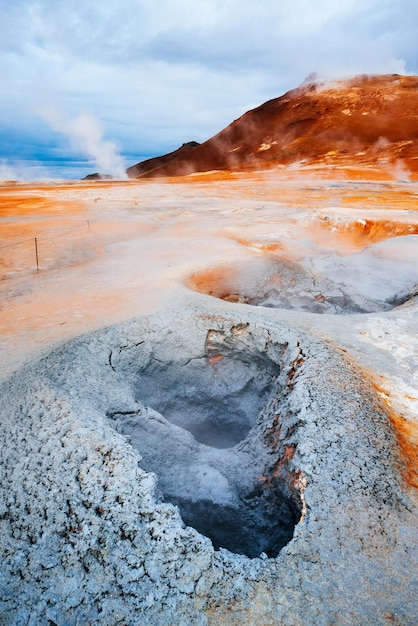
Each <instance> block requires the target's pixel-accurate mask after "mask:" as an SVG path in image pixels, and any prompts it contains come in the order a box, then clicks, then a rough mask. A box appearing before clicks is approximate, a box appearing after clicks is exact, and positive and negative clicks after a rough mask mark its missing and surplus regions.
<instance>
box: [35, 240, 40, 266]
mask: <svg viewBox="0 0 418 626" xmlns="http://www.w3.org/2000/svg"><path fill="white" fill-rule="evenodd" d="M35 254H36V271H37V272H39V258H38V240H37V238H36V237H35Z"/></svg>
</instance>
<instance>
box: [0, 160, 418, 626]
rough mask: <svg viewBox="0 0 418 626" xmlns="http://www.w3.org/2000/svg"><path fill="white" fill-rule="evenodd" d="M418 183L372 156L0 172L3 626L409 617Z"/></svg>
mask: <svg viewBox="0 0 418 626" xmlns="http://www.w3.org/2000/svg"><path fill="white" fill-rule="evenodd" d="M417 199H418V187H417V182H416V181H411V180H405V181H399V180H394V177H393V175H391V174H390V173H388V172H387V171H385V170H383V169H374V168H372V167H367V168H363V169H354V168H326V167H311V168H305V169H303V170H290V169H285V168H278V169H277V170H274V171H269V172H268V173H252V174H248V173H247V174H232V173H229V174H222V175H221V174H218V173H209V174H204V175H202V174H200V175H193V176H190V177H185V178H176V179H167V180H166V181H164V182H156V181H155V180H153V181H146V180H141V181H129V182H105V181H97V182H70V183H56V184H51V183H49V184H46V183H45V184H38V185H36V186H34V185H29V184H16V183H4V184H2V185H1V186H0V232H1V246H0V270H1V279H0V305H1V306H0V331H1V339H2V340H1V346H0V368H1V369H0V378H1V380H2V381H4V384H3V385H2V389H3V394H2V396H3V397H2V396H0V401H1V404H2V407H3V416H4V422H5V426H4V449H3V457H2V462H3V469H4V471H5V476H6V474H7V477H6V480H5V481H4V484H3V485H2V488H3V489H4V494H5V496H4V498H5V499H4V502H3V504H2V505H1V506H0V519H1V521H2V524H3V526H4V529H5V533H4V548H3V549H4V550H5V554H7V563H6V560H5V562H4V569H5V571H6V570H7V572H8V574H7V576H8V577H9V578H5V580H7V581H8V582H7V585H6V584H5V585H3V587H4V588H3V589H2V591H4V599H3V600H2V601H3V602H4V607H6V608H5V615H6V614H7V615H8V616H10V620H9V621H7V620H5V622H4V623H5V624H12V623H17V622H16V621H13V620H15V619H17V618H19V620H22V621H19V623H40V622H36V619H46V616H48V619H49V620H50V623H57V624H64V623H65V624H67V623H68V624H70V623H71V624H72V623H74V624H75V623H80V624H81V623H87V621H89V623H90V622H91V623H109V624H116V623H120V619H122V618H124V620H125V622H126V623H127V624H128V623H129V624H135V623H138V622H137V621H135V620H137V619H139V618H138V616H141V617H140V619H141V620H142V622H141V623H144V624H150V625H151V624H152V625H153V624H156V623H159V624H172V623H173V619H174V618H173V615H175V616H178V615H182V616H183V618H184V620H185V621H183V622H181V623H187V624H202V625H203V624H223V623H231V624H240V623H244V622H245V623H248V624H252V623H263V624H264V623H265V624H279V623H280V624H292V626H293V625H296V624H304V623H312V624H318V625H319V624H321V625H322V624H335V623H337V624H352V623H362V624H385V625H386V624H390V623H397V624H401V623H405V624H411V625H412V624H413V623H414V620H415V616H416V593H415V592H416V587H415V585H416V579H415V572H414V563H415V564H416V556H417V553H416V541H415V539H414V532H415V529H416V515H415V513H414V512H415V511H416V503H417V498H416V487H418V476H417V471H418V460H417V458H418V455H417V450H418V380H417V371H418V367H417V365H418V339H417V337H418V317H417V310H418V309H417V307H418V299H417V289H418V288H417V283H418V244H417V233H418V213H417ZM35 238H36V244H37V252H38V259H37V258H36V249H35ZM149 315H150V316H151V317H150V318H148V321H144V322H141V321H139V322H138V325H136V324H137V323H136V322H134V323H133V325H129V324H126V326H125V325H122V326H118V327H115V328H114V329H109V331H106V330H104V331H103V332H99V333H98V334H97V335H94V334H93V335H89V336H87V335H86V333H90V332H91V331H95V330H100V329H103V328H105V327H109V326H112V325H114V324H117V323H119V322H129V321H130V320H133V319H135V318H136V319H138V318H141V316H149ZM149 320H151V321H149ZM234 320H235V321H234ZM240 320H241V321H240ZM286 328H287V329H288V330H287V331H286ZM144 329H145V330H144ZM146 329H148V332H146ZM270 331H271V333H270ZM306 331H307V332H308V333H309V334H310V336H311V335H314V336H316V337H317V338H318V339H319V340H320V341H319V342H318V341H317V340H316V339H315V338H313V339H312V337H311V339H307V335H305V334H304V332H306ZM286 333H287V334H286ZM80 335H86V336H85V337H84V338H81V339H80V340H79V341H78V340H76V341H75V342H73V343H70V344H68V346H67V347H65V346H64V347H63V348H62V349H60V346H61V345H63V344H65V342H67V341H68V340H69V339H73V338H76V337H79V336H80ZM205 337H206V339H205ZM300 338H301V343H299V339H300ZM202 341H203V342H204V346H203V344H202ZM202 346H203V347H204V350H205V353H204V354H203V353H202V350H203V347H202ZM321 346H322V347H321ZM54 348H58V349H57V350H56V351H55V352H54V353H51V351H52V350H53V349H54ZM280 350H282V355H283V356H282V357H280ZM49 353H51V354H50V356H49V357H47V358H46V359H45V360H44V361H42V362H41V363H40V364H38V365H37V364H36V361H37V360H38V359H39V357H41V356H44V355H48V354H49ZM230 355H232V357H233V358H232V361H233V363H232V365H231V363H230V361H229V356H230ZM280 358H282V361H283V363H282V364H280V363H279V361H280ZM305 360H306V367H304V363H305ZM26 364H29V368H27V369H24V366H25V365H26ZM278 364H279V370H278V371H279V372H280V374H279V375H278V377H277V380H276V378H275V374H274V376H273V378H274V380H276V382H275V383H274V384H275V385H278V386H279V387H278V389H279V388H280V389H281V392H280V393H279V392H278V391H277V389H276V391H275V392H274V393H273V396H271V397H272V399H271V400H270V401H269V403H268V404H267V408H265V409H263V410H262V411H261V413H260V416H261V417H260V418H259V422H257V423H255V422H254V420H255V419H256V415H257V410H258V406H259V405H260V403H262V402H264V400H265V398H266V397H268V393H270V391H271V384H272V382H271V381H272V380H273V378H272V375H273V372H276V370H277V365H278ZM352 365H353V366H354V367H353V370H352V371H351V370H350V368H351V366H352ZM229 367H232V370H229V369H228V368H229ZM22 368H23V369H22ZM19 370H20V374H19ZM13 373H16V374H17V375H16V376H14V377H13V376H11V375H12V374H13ZM138 373H139V377H138ZM232 374H233V375H232ZM132 381H134V383H133V382H132ZM135 381H136V382H135ZM138 381H140V382H138ZM130 385H131V387H132V388H131V387H130ZM254 385H255V386H254ZM134 387H135V392H133V389H134ZM371 388H374V389H373V393H371V392H370V389H371ZM376 393H377V399H376V395H375V394H376ZM135 394H136V395H135ZM266 394H267V395H266ZM131 396H132V397H131ZM141 403H143V404H141ZM199 403H203V404H201V406H200V404H199ZM275 403H276V404H277V403H278V404H277V406H276V404H275ZM196 405H199V409H198V410H197V412H196V411H195V408H196ZM203 405H205V410H207V411H208V415H209V417H207V418H206V419H207V422H206V423H201V422H199V419H201V418H202V415H203V413H202V412H201V410H200V409H201V408H202V407H203ZM235 406H236V407H237V410H236V411H235V408H234V407H235ZM382 407H383V409H382ZM243 411H244V413H243ZM263 411H264V412H263ZM195 413H196V415H197V418H196V415H195ZM244 414H245V415H244ZM219 415H222V419H224V420H227V419H229V420H230V421H229V422H228V423H227V425H226V426H225V425H224V426H225V428H226V430H225V431H223V433H222V432H221V433H219V431H218V419H219ZM243 415H244V417H245V420H247V421H246V422H245V423H243V419H244V418H243ZM387 416H389V420H388V419H387ZM196 419H197V421H196ZM202 419H203V418H202ZM188 420H192V423H191V424H190V423H189V422H188ZM193 420H195V421H193ZM245 420H244V421H245ZM260 420H261V421H260ZM263 420H264V422H263ZM269 420H270V421H271V424H270V421H269ZM280 420H282V423H279V422H280ZM292 420H293V421H292ZM389 422H390V423H389ZM109 424H111V428H112V429H113V430H109V428H110V427H109ZM262 428H264V430H262ZM298 429H299V431H300V432H299V434H298ZM114 431H116V433H115V432H114ZM109 433H111V434H109ZM248 433H249V434H248ZM120 434H122V435H123V437H127V438H128V439H126V440H124V439H123V438H120ZM393 434H394V435H395V438H393ZM225 438H226V439H225ZM223 439H225V440H223ZM127 441H128V442H129V441H130V443H131V445H132V448H131V447H130V446H129V445H128V444H127V443H126V442H127ZM393 441H397V443H396V444H394V443H392V442H393ZM237 442H238V443H237ZM134 450H135V451H134ZM137 451H139V454H140V456H136V454H137ZM263 455H264V456H263ZM61 457H62V458H61ZM276 457H277V459H276V460H275V462H274V465H273V466H272V467H270V466H269V463H270V465H271V463H272V462H273V461H274V459H275V458H276ZM244 458H245V459H246V461H245V462H242V461H241V459H244ZM141 459H142V460H141ZM272 459H273V461H272ZM245 463H247V464H248V467H249V468H250V470H246V471H247V474H246V473H245V471H243V469H242V468H244V467H245ZM263 464H264V465H265V467H266V468H268V469H269V472H270V473H269V472H267V473H266V474H264V473H263V472H264V469H263V467H262V466H263ZM299 467H300V468H301V469H300V470H299ZM143 470H145V471H143ZM148 472H156V473H157V474H158V479H159V488H160V489H161V490H162V491H163V494H164V496H165V497H166V499H167V500H166V501H167V502H172V503H174V504H177V505H178V506H179V509H180V512H181V515H182V516H183V518H184V521H186V523H187V524H188V526H194V528H196V529H197V530H198V531H199V532H200V533H201V534H199V533H197V534H196V533H195V531H193V530H192V529H190V528H186V529H184V526H182V522H181V520H180V521H179V518H178V512H177V513H176V512H175V511H176V510H175V509H173V508H172V507H171V505H166V504H165V503H164V504H161V503H158V500H157V504H156V502H155V500H154V495H155V485H154V482H153V481H154V478H153V476H154V474H150V473H148ZM251 472H252V473H254V476H256V474H257V472H258V474H260V472H261V473H262V475H261V476H259V475H258V478H257V477H256V478H254V476H253V475H252V474H251V475H250V473H251ZM74 477H76V479H75V478H74ZM279 479H280V480H282V479H283V481H284V482H283V484H282V486H281V489H282V490H283V493H282V496H281V497H283V498H284V499H283V501H282V500H280V501H274V505H275V507H276V509H277V510H276V509H274V511H273V513H272V512H271V501H270V500H269V499H268V498H270V496H271V493H272V492H273V491H274V489H273V487H274V486H275V485H276V482H277V480H279ZM254 481H255V482H256V484H258V489H259V491H257V493H253V491H251V489H250V488H252V484H253V483H254ZM257 481H258V482H257ZM304 481H305V482H304ZM306 481H307V482H306ZM247 483H248V484H247ZM45 485H46V486H45ZM103 485H104V486H103ZM102 487H103V488H102ZM305 487H306V503H307V507H308V512H307V513H306V507H305V504H304V489H305ZM114 489H115V490H116V491H115V492H114V491H112V490H114ZM243 489H247V490H248V493H247V492H245V494H244V496H245V497H244V496H243V494H242V493H241V491H242V490H243ZM102 491H103V493H102ZM67 492H68V493H67ZM64 493H65V494H66V495H65V497H64V496H62V497H61V494H64ZM260 493H262V494H264V496H265V497H266V498H267V499H266V500H265V501H264V500H263V499H261V500H260ZM12 494H15V495H12ZM266 494H267V495H266ZM295 494H296V495H295ZM87 496H88V497H87ZM264 496H263V497H264ZM86 498H87V499H86ZM292 498H293V501H292ZM295 498H296V499H295ZM1 499H2V498H0V501H1ZM6 499H7V502H8V504H7V506H6V504H5V503H6ZM90 500H91V502H90ZM238 500H239V501H240V502H243V501H249V502H250V503H251V502H253V501H257V502H258V501H259V500H260V502H261V504H260V506H261V509H262V510H261V509H260V510H261V513H260V514H259V516H258V513H257V510H255V509H253V508H251V507H250V508H251V511H250V512H248V511H246V510H238V513H237V505H236V502H237V501H238ZM208 502H209V505H208ZM292 502H293V504H292ZM92 503H93V504H94V503H95V504H94V506H93V504H92ZM115 503H116V504H115ZM251 506H252V505H251ZM170 507H171V508H170ZM216 507H218V508H216ZM263 507H264V508H263ZM269 507H270V508H269ZM289 507H290V508H289ZM292 507H293V508H292ZM295 507H296V509H295ZM304 507H305V508H304ZM119 509H120V510H119ZM218 509H219V515H220V514H221V513H222V515H226V517H225V519H224V521H223V523H222V524H221V528H220V530H219V529H218V530H216V529H215V530H214V529H213V528H212V526H216V517H217V513H216V511H218ZM295 510H296V512H297V515H296V518H295V520H294V522H295V524H296V526H295V528H294V535H293V536H294V541H291V542H290V543H289V544H288V545H287V546H286V543H287V542H288V541H289V539H290V538H291V537H292V532H293V526H291V528H290V530H289V528H287V524H288V522H289V518H292V517H293V516H294V515H295ZM138 511H139V513H138ZM211 515H212V517H213V519H212V518H211V517H210V516H211ZM236 515H238V517H236ZM272 515H273V517H271V516H272ZM305 515H306V519H305ZM251 516H253V517H251ZM257 516H258V517H257ZM260 516H261V517H260ZM263 516H267V517H263ZM269 516H270V517H271V519H270V517H269ZM250 518H251V519H253V518H254V520H253V522H251V523H253V527H254V528H253V530H252V531H251V529H250V531H248V532H249V533H250V534H249V536H245V537H243V538H242V540H241V539H238V540H237V537H236V535H237V529H238V528H240V529H244V531H245V532H247V531H246V524H247V523H248V520H249V519H250ZM279 518H280V519H281V520H284V521H283V525H284V527H286V530H285V533H284V535H279V536H278V535H274V536H273V537H269V538H266V537H265V536H264V535H263V533H264V530H263V531H261V530H260V528H263V529H265V527H266V519H268V520H270V521H269V523H268V524H267V527H268V528H276V527H277V519H279ZM260 520H261V521H260ZM180 522H181V523H180ZM208 527H210V528H208ZM63 529H64V530H65V532H64V530H63ZM231 529H232V531H231ZM254 529H255V531H254ZM6 531H7V533H10V534H7V533H6ZM212 531H213V534H211V533H212ZM230 531H231V532H230ZM251 532H254V536H253V535H251ZM159 533H161V534H159ZM286 533H287V534H286ZM38 535H39V536H38ZM204 535H206V536H209V537H210V538H211V540H212V543H213V546H214V547H215V552H214V551H213V546H212V544H210V542H208V540H206V538H205V537H203V536H204ZM288 535H289V536H288ZM141 541H142V542H144V543H143V544H142V543H141ZM237 541H238V543H237ZM258 541H259V543H258ZM179 542H180V543H179ZM96 544H97V545H96ZM283 545H284V546H286V547H285V548H284V549H283V550H282V551H280V554H279V556H278V557H277V560H276V558H275V557H276V555H277V554H278V551H279V550H280V548H281V546H283ZM218 546H220V547H221V548H224V547H226V548H227V549H229V550H231V552H227V551H223V550H220V551H218V550H217V547H218ZM264 546H265V547H264ZM260 552H261V554H260ZM23 555H26V556H23ZM242 555H247V556H248V557H250V558H247V556H242ZM258 557H260V558H258ZM24 559H27V561H26V562H27V565H24V564H23V563H24ZM141 559H142V560H144V559H145V560H144V564H143V566H142V560H141ZM143 567H144V568H145V569H143ZM7 568H8V569H7ZM55 572H57V573H55ZM135 576H136V578H135ZM61 577H62V579H61ZM360 579H361V581H362V582H361V584H359V583H358V580H360ZM74 581H76V582H74ZM77 581H78V582H77ZM115 581H116V582H115ZM278 581H280V584H278ZM115 585H116V586H115ZM240 585H241V586H240ZM116 588H117V592H116ZM360 588H361V589H360ZM278 589H279V590H280V594H279V595H278V591H277V590H278ZM109 590H110V591H109ZM40 593H42V601H41V600H40V601H39V602H37V598H39V597H40V595H39V594H40ZM25 594H27V595H25ZM113 594H114V595H113ZM130 603H132V604H130ZM9 611H10V612H9ZM123 611H125V612H123ZM131 611H134V612H133V613H131ZM190 611H192V613H190ZM64 613H65V616H66V617H64ZM190 615H193V616H194V617H192V618H191V617H190ZM106 616H107V617H106ZM121 616H122V617H121ZM187 616H189V617H187ZM25 619H26V621H25ZM66 619H67V620H68V621H65V620H66ZM176 619H177V617H176ZM28 620H29V621H28ZM30 620H32V621H30ZM33 620H35V621H33ZM72 620H73V621H72ZM77 620H79V621H77ZM80 620H81V621H80ZM83 620H84V621H83ZM103 620H105V621H103ZM106 620H107V621H106ZM334 620H335V621H334ZM402 620H403V621H402ZM125 622H124V623H125ZM179 623H180V622H179Z"/></svg>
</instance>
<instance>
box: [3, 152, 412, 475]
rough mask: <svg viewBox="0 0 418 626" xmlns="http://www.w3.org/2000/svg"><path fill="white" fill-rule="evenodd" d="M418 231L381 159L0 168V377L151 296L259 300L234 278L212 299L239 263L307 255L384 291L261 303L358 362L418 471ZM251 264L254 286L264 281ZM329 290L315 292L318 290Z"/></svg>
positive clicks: (141, 310) (321, 268)
mask: <svg viewBox="0 0 418 626" xmlns="http://www.w3.org/2000/svg"><path fill="white" fill-rule="evenodd" d="M417 233H418V186H417V182H416V179H415V178H414V176H413V175H412V174H410V175H409V177H408V178H406V177H405V176H404V174H403V173H402V174H401V176H399V173H397V172H396V171H393V169H391V168H389V167H387V166H386V165H384V166H378V165H374V166H371V165H370V164H369V165H367V167H363V166H362V165H361V164H359V166H358V167H354V166H353V165H352V164H350V165H349V166H347V167H345V166H344V164H327V163H325V162H323V163H319V164H316V165H312V164H310V165H306V166H304V167H302V166H301V167H299V168H295V167H285V166H283V165H278V166H276V167H274V168H271V169H269V170H268V171H265V170H264V171H252V172H246V173H243V172H241V173H239V172H229V171H224V172H209V173H200V174H194V175H189V176H185V177H177V178H164V179H154V180H147V179H141V180H130V181H124V182H115V181H113V182H112V181H94V182H92V181H89V182H66V183H38V184H36V185H35V184H24V183H14V182H3V183H2V184H1V186H0V235H1V238H0V332H1V339H2V340H1V355H0V373H1V376H2V377H6V376H8V375H9V374H11V373H12V372H13V371H16V370H17V369H18V368H20V367H21V366H23V365H24V364H25V363H26V362H28V361H30V360H31V359H34V358H37V357H39V355H41V354H43V353H45V352H46V351H49V350H50V349H51V348H52V347H53V346H55V345H57V344H59V343H61V342H63V341H65V340H67V339H69V338H71V337H75V336H78V335H81V334H83V333H86V332H89V331H92V330H94V329H98V328H101V327H103V326H107V325H110V324H114V323H117V322H123V321H126V320H129V319H131V318H133V317H136V316H140V315H147V314H152V313H155V312H157V311H160V310H162V309H168V308H170V309H173V308H177V309H179V308H180V309H184V308H187V307H192V308H195V309H200V308H204V307H207V306H209V307H212V309H213V308H214V309H216V308H217V307H218V308H219V310H224V309H225V307H248V306H251V307H252V308H254V305H253V304H251V303H245V301H243V300H242V298H241V296H240V293H236V294H232V295H231V293H230V294H229V296H230V297H229V298H228V297H225V300H228V301H227V302H226V301H225V300H222V299H220V298H222V297H224V296H225V293H222V289H223V288H224V286H225V284H226V282H228V280H229V278H228V276H230V275H232V274H231V273H233V272H236V271H237V269H236V268H239V267H240V266H241V264H242V266H243V267H253V265H252V264H255V265H254V267H255V266H256V267H257V268H258V267H263V262H264V261H265V262H266V263H267V262H268V263H276V264H280V263H282V264H285V265H286V264H287V265H286V267H292V268H293V267H295V268H300V267H302V268H305V269H306V268H309V269H310V271H311V270H312V271H313V275H314V278H315V276H319V273H320V272H321V275H324V276H326V277H327V276H328V277H329V276H331V275H332V276H334V278H335V276H337V274H335V272H340V273H339V274H338V276H337V278H338V281H339V284H341V283H343V284H348V285H349V286H350V285H351V286H353V285H354V287H355V288H356V289H357V291H359V292H361V293H362V297H363V299H364V298H366V297H367V298H368V299H369V300H370V299H373V302H377V301H379V302H383V301H385V303H387V302H389V301H390V302H391V305H390V306H389V305H386V304H385V306H386V309H387V310H386V309H385V310H383V309H380V310H378V309H376V310H374V311H373V310H371V311H369V312H368V313H361V312H354V313H350V312H347V314H341V315H340V314H329V313H328V314H327V313H325V314H318V313H317V312H315V311H314V310H309V309H308V310H307V309H304V310H303V309H300V308H299V309H298V307H290V308H289V307H288V306H283V307H281V306H278V307H275V308H274V307H273V308H272V307H270V306H268V307H265V306H263V307H260V308H259V309H258V311H259V313H260V315H263V316H264V317H265V318H266V319H277V320H281V321H284V322H286V323H289V324H292V325H293V326H295V327H297V328H300V329H301V330H303V331H309V332H311V333H313V334H315V335H317V336H318V337H320V338H321V339H322V340H323V341H325V342H327V343H329V344H332V345H333V346H335V347H337V348H338V349H339V350H341V351H343V352H344V354H345V356H346V358H348V359H349V360H351V361H353V362H356V363H358V364H359V365H360V366H361V368H362V369H363V371H364V372H365V376H368V377H371V379H372V380H373V381H374V384H375V385H376V389H377V392H378V394H379V395H380V396H381V398H382V401H383V402H384V403H385V404H386V405H387V406H388V407H389V409H390V415H391V416H392V423H393V427H394V428H395V430H396V432H397V435H398V439H399V443H400V448H401V450H402V455H403V458H402V459H401V469H402V472H403V474H404V477H405V478H406V479H407V480H408V482H409V483H410V484H411V485H414V486H418V480H417V469H418V460H417V443H418V428H417V424H418V384H417V378H416V377H417V364H418V339H417V336H418V334H417V322H416V319H417V307H418V302H417V297H416V293H417V291H416V290H417V287H416V285H417V282H418V245H417V240H416V235H417ZM260 264H261V265H260ZM382 268H383V269H384V271H383V270H382ZM245 271H246V270H245ZM257 271H259V270H257ZM292 271H293V270H292ZM382 271H383V273H382ZM251 272H252V270H251V271H250V272H249V273H248V275H247V276H246V280H247V283H246V285H247V287H246V288H248V289H249V290H250V291H251V289H253V290H256V289H257V286H258V284H259V278H258V274H257V273H254V272H253V273H251ZM327 272H328V274H327ZM333 272H334V274H333ZM379 272H380V273H379ZM414 275H415V282H414ZM294 276H295V277H294V278H292V281H293V287H292V289H293V292H292V293H293V295H294V292H295V291H296V292H297V289H298V284H297V281H298V274H297V272H296V273H295V275H294ZM354 278H355V280H354ZM318 280H319V279H318ZM350 281H351V282H350ZM353 281H354V282H353ZM356 281H357V282H356ZM276 283H277V284H279V283H280V280H279V279H277V280H276ZM354 287H352V288H353V289H354ZM349 288H350V289H351V287H349ZM347 289H348V288H347ZM211 294H213V295H211ZM213 296H218V297H217V298H216V297H213ZM292 297H293V296H292ZM324 298H325V296H324V295H323V291H318V293H316V295H315V298H314V300H315V301H316V302H317V303H321V300H324Z"/></svg>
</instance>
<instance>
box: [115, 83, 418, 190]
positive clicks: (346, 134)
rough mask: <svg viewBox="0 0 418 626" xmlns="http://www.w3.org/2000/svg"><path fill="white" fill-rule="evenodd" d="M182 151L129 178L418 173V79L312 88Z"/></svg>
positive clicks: (251, 113)
mask: <svg viewBox="0 0 418 626" xmlns="http://www.w3.org/2000/svg"><path fill="white" fill-rule="evenodd" d="M185 145H186V146H188V145H189V144H185ZM183 148H184V146H182V148H180V149H179V150H177V151H175V152H173V153H170V155H165V156H163V157H157V158H156V159H151V160H150V161H152V163H149V162H144V163H142V164H137V165H135V166H133V167H131V168H129V169H128V170H127V171H128V175H129V176H130V177H133V178H139V177H157V176H179V175H185V174H190V173H194V172H205V171H210V170H230V171H237V170H248V169H265V168H270V167H274V166H276V165H279V164H285V165H289V164H292V163H300V162H304V163H305V164H309V163H336V164H341V163H342V164H350V163H355V164H356V165H359V164H382V163H383V164H394V163H399V162H401V163H402V164H404V165H405V166H406V167H407V168H408V169H409V170H411V171H417V170H418V77H416V76H399V75H393V74H391V75H383V76H357V77H355V78H352V79H350V80H345V81H338V82H333V83H328V84H321V83H307V84H304V85H302V86H301V87H298V88H297V89H294V90H292V91H289V92H288V93H286V94H285V95H283V96H281V97H280V98H275V99H273V100H269V101H268V102H266V103H264V104H262V105H261V106H259V107H257V108H255V109H253V110H251V111H248V112H247V113H245V114H244V115H243V116H242V117H240V118H239V119H237V120H235V121H234V122H232V124H230V125H229V126H227V128H225V129H224V130H222V131H221V132H219V133H218V134H216V135H215V136H213V137H212V138H210V139H208V140H207V141H206V142H204V143H202V144H197V145H195V144H193V146H192V147H189V148H188V149H187V150H183ZM167 157H170V158H167ZM146 163H148V164H147V165H146Z"/></svg>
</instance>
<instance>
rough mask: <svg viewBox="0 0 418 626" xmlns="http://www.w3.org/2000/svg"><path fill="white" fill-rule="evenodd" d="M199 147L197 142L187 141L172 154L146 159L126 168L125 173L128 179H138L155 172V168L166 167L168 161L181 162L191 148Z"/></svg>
mask: <svg viewBox="0 0 418 626" xmlns="http://www.w3.org/2000/svg"><path fill="white" fill-rule="evenodd" d="M199 145H200V144H198V143H197V141H189V142H188V143H184V144H183V145H182V146H181V147H180V148H178V149H177V150H174V151H173V152H169V153H168V154H164V155H163V156H159V157H154V158H152V159H147V160H146V161H141V163H137V164H136V165H132V167H128V169H127V170H126V173H127V174H128V176H129V177H130V178H140V177H141V176H143V175H144V174H147V173H148V172H151V171H153V170H155V169H156V168H157V167H160V166H162V165H166V164H167V163H169V162H170V161H175V160H181V159H182V158H183V157H185V156H186V154H187V153H188V152H190V150H191V149H192V148H195V147H196V146H199Z"/></svg>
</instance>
